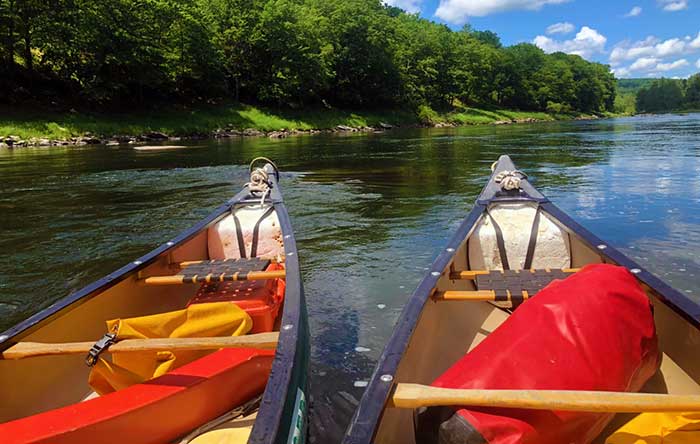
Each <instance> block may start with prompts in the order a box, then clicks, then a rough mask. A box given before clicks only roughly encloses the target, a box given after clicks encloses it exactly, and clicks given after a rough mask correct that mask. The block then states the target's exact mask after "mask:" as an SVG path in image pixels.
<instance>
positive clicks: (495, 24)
mask: <svg viewBox="0 0 700 444" xmlns="http://www.w3.org/2000/svg"><path fill="white" fill-rule="evenodd" d="M385 2H386V3H388V4H392V5H395V6H398V7H401V8H403V9H405V10H407V11H409V12H418V13H420V15H421V16H423V17H425V18H427V19H430V20H435V21H438V22H442V23H446V24H448V25H449V26H450V27H451V28H453V29H460V28H461V27H462V25H463V24H464V23H469V24H470V25H471V26H472V27H473V28H475V29H488V30H491V31H494V32H496V33H497V34H498V35H499V36H500V37H501V40H502V41H503V43H504V44H506V45H511V44H514V43H519V42H531V43H535V44H536V45H537V46H539V47H541V48H542V49H544V50H545V51H547V52H553V51H564V52H569V53H574V54H579V55H581V56H583V57H585V58H586V59H588V60H594V61H597V62H602V63H606V64H609V65H611V67H612V69H613V71H614V72H615V74H616V75H617V77H662V76H663V77H687V76H689V75H691V74H694V73H696V72H700V0H639V1H626V0H625V1H620V0H607V1H603V0H385Z"/></svg>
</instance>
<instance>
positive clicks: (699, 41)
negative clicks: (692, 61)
mask: <svg viewBox="0 0 700 444" xmlns="http://www.w3.org/2000/svg"><path fill="white" fill-rule="evenodd" d="M686 38H687V39H688V40H690V37H686ZM688 46H689V47H690V48H691V49H700V32H698V35H697V37H695V38H694V39H693V40H691V41H690V43H688Z"/></svg>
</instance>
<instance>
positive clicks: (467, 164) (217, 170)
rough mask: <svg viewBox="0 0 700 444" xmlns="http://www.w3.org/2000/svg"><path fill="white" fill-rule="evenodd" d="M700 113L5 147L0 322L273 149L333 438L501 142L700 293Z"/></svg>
mask: <svg viewBox="0 0 700 444" xmlns="http://www.w3.org/2000/svg"><path fill="white" fill-rule="evenodd" d="M699 122H700V120H699V116H698V115H691V116H684V117H682V118H680V117H677V116H664V117H656V118H631V119H617V120H605V121H593V122H566V123H559V122H555V123H548V124H535V125H514V126H507V127H505V126H499V127H492V126H485V127H472V128H449V129H439V130H438V129H434V130H422V129H411V130H401V131H393V132H387V133H385V134H361V135H357V134H353V135H344V136H339V135H321V136H310V137H307V136H304V137H296V138H289V139H284V140H269V139H235V140H226V141H193V142H191V143H190V142H188V143H185V144H184V145H186V146H201V148H198V149H182V150H167V151H136V150H134V149H133V148H131V147H128V146H127V147H116V148H112V147H81V148H51V149H22V150H16V151H8V150H6V151H0V177H1V178H2V186H3V189H4V193H3V194H2V195H0V230H1V232H2V236H1V237H0V249H1V251H2V252H3V254H2V255H1V256H0V319H1V320H0V323H1V324H2V325H1V326H0V327H8V326H10V325H12V324H14V323H16V322H17V321H19V320H21V319H23V318H26V317H27V316H29V315H30V314H32V313H34V312H36V311H37V310H39V309H41V308H44V307H47V306H48V305H50V304H52V303H53V302H55V301H56V300H57V299H59V298H60V297H63V296H65V295H67V294H68V293H70V292H71V291H74V290H76V289H78V288H80V287H82V286H84V285H85V284H87V283H89V282H90V281H92V280H94V279H96V278H99V277H101V276H102V275H104V274H106V273H108V272H110V271H112V270H114V269H116V268H117V267H119V266H121V265H123V264H124V263H126V262H128V261H130V260H132V259H133V258H134V257H136V256H139V255H141V254H143V253H144V252H146V251H148V250H149V249H150V248H153V247H154V246H156V245H158V244H159V243H161V242H162V241H164V240H166V239H168V238H171V237H173V236H174V235H176V234H177V233H178V232H180V231H181V230H182V229H184V228H185V227H186V226H188V225H189V224H192V223H194V222H195V221H197V220H198V219H199V218H201V217H202V216H203V215H205V214H207V213H208V212H209V211H210V210H211V208H213V207H215V206H216V205H218V204H220V203H221V202H222V201H223V200H225V199H227V198H228V197H229V196H231V195H232V194H233V193H234V192H235V191H237V188H238V186H239V184H242V183H244V182H245V181H246V180H247V162H248V161H249V160H250V159H252V158H253V157H256V156H260V155H264V156H267V157H270V158H272V159H274V160H275V161H276V162H277V163H278V165H280V167H281V169H282V171H283V175H282V184H283V187H284V191H285V199H286V201H287V205H288V208H289V211H290V214H291V216H292V219H293V224H294V227H295V230H296V233H297V243H298V245H299V248H300V257H301V259H302V267H303V274H304V276H303V277H304V285H305V289H306V294H307V301H308V305H309V307H308V309H309V315H310V327H311V334H312V355H311V358H312V369H311V371H312V375H311V376H312V377H311V394H310V400H311V405H312V409H313V410H312V413H313V414H312V418H311V436H312V438H313V440H314V441H315V442H319V443H324V442H334V441H335V442H337V441H338V439H339V436H340V434H341V433H342V431H343V430H344V428H345V426H346V424H347V422H348V421H349V418H350V415H351V414H352V411H353V410H354V408H355V405H356V402H357V400H358V399H359V397H360V396H361V395H362V390H363V388H362V385H363V382H365V381H367V379H368V378H369V376H370V374H371V372H372V367H373V365H374V363H375V362H376V360H377V358H378V357H379V355H380V353H381V350H382V347H383V346H384V344H385V342H386V340H387V338H388V337H389V335H390V333H391V330H392V327H393V325H394V323H395V322H396V320H397V318H398V316H399V314H400V312H401V309H402V308H403V305H404V303H405V301H406V299H407V298H408V297H409V295H410V294H411V292H412V291H413V289H414V287H415V286H416V284H417V283H418V281H419V280H420V279H421V278H422V276H423V275H424V273H425V272H426V270H427V269H428V267H429V265H430V263H431V261H432V260H433V258H434V257H435V255H436V254H437V252H438V251H439V250H440V249H441V248H442V247H443V246H444V245H445V243H446V242H447V239H448V238H449V236H450V235H451V233H452V232H453V230H454V229H455V228H456V227H457V225H458V224H459V222H460V221H461V219H462V218H463V217H464V216H465V215H466V214H467V212H468V211H469V209H470V207H471V205H472V203H473V202H474V199H475V198H476V196H477V194H478V192H479V191H480V189H481V187H482V186H483V184H484V182H485V180H486V178H487V177H488V174H489V172H490V169H489V167H490V165H491V163H492V162H493V161H494V160H496V159H497V158H498V156H499V155H501V154H504V153H508V154H510V155H511V156H512V157H513V158H514V160H515V161H516V163H517V164H518V166H519V167H520V168H521V169H523V170H524V171H526V172H527V173H528V174H529V175H530V176H531V177H532V178H533V179H534V182H535V184H536V185H537V186H538V187H539V188H540V189H541V190H542V191H543V192H544V193H545V194H547V195H548V197H550V198H551V199H552V200H553V201H555V202H556V203H557V204H558V205H560V206H561V207H562V208H563V209H565V210H566V211H569V212H570V213H571V214H572V215H574V216H575V217H576V218H577V219H579V220H580V221H581V222H582V223H583V224H584V225H585V226H587V227H588V228H590V229H591V230H592V231H594V232H595V233H596V234H598V235H600V236H601V237H603V238H605V239H607V240H609V241H610V242H612V243H613V244H614V245H616V246H619V247H621V248H622V249H623V251H625V252H626V253H628V254H630V255H631V256H632V257H634V258H635V259H637V260H638V261H639V262H641V263H642V264H644V265H646V266H649V267H650V268H651V270H652V271H654V272H656V273H657V274H659V275H661V277H663V278H664V279H668V280H669V281H670V282H671V283H673V284H675V285H676V286H677V287H678V288H679V289H680V290H681V291H685V292H687V293H688V294H690V295H691V296H694V295H700V285H699V284H697V283H696V282H697V279H688V276H696V274H697V275H698V276H700V257H698V256H697V255H696V253H695V251H696V250H697V245H696V244H697V239H700V211H698V209H699V208H700V178H699V175H697V174H691V175H689V174H688V171H700V156H699V155H698V154H699V153H698V151H697V145H696V141H697V139H698V136H700V123H699ZM677 184H682V192H679V186H678V185H677ZM693 243H695V245H694V244H693Z"/></svg>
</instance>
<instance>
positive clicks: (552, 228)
mask: <svg viewBox="0 0 700 444" xmlns="http://www.w3.org/2000/svg"><path fill="white" fill-rule="evenodd" d="M523 227H526V228H525V229H523ZM523 233H527V235H525V236H523ZM570 249H571V246H570V244H569V235H568V234H567V233H566V232H565V231H564V230H563V229H561V228H560V227H559V225H557V224H556V223H555V222H554V221H552V220H551V219H550V218H549V217H548V216H547V215H546V214H545V213H544V212H543V211H540V210H539V209H538V206H537V204H532V203H529V202H528V203H497V204H494V205H491V206H490V207H489V210H488V212H487V213H486V215H485V216H484V218H483V219H482V220H481V222H480V223H479V225H478V226H477V227H476V231H475V232H474V234H473V235H472V236H471V237H470V238H469V264H470V267H471V269H472V270H507V269H513V270H519V269H530V268H536V269H544V268H552V269H556V268H569V267H570V266H571V253H570Z"/></svg>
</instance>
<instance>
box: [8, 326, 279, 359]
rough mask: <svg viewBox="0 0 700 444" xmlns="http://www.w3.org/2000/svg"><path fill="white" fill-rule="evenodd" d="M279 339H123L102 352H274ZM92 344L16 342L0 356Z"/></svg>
mask: <svg viewBox="0 0 700 444" xmlns="http://www.w3.org/2000/svg"><path fill="white" fill-rule="evenodd" d="M278 337H279V333H278V332H271V333H256V334H252V335H245V336H226V337H211V338H153V339H124V340H123V341H118V342H116V343H114V344H113V345H111V346H110V347H109V348H108V349H106V350H105V351H108V352H109V353H125V352H137V351H173V350H218V349H220V348H237V347H251V348H261V349H274V348H276V347H277V339H278ZM94 344H95V342H94V341H91V342H66V343H57V344H50V343H42V342H19V343H17V344H15V345H13V346H12V347H10V348H8V349H7V350H5V351H4V352H2V354H1V356H2V358H3V359H24V358H31V357H35V356H51V355H68V354H87V353H88V352H89V351H90V349H91V348H92V346H93V345H94Z"/></svg>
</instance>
